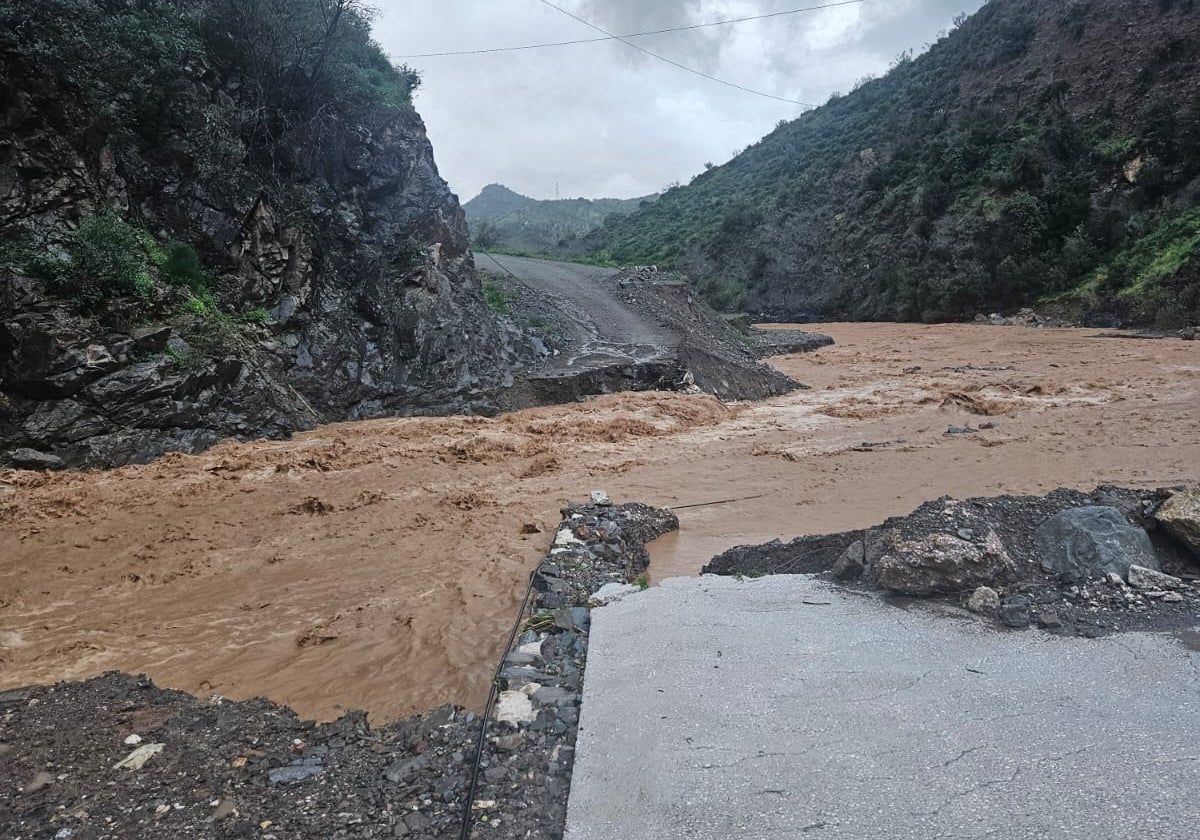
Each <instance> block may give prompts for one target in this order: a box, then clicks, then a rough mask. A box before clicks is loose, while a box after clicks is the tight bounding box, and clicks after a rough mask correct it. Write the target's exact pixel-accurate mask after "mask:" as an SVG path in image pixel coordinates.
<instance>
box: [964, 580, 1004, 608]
mask: <svg viewBox="0 0 1200 840" xmlns="http://www.w3.org/2000/svg"><path fill="white" fill-rule="evenodd" d="M967 609H969V610H970V611H971V612H977V613H986V614H991V613H994V612H996V611H997V610H998V609H1000V593H998V592H997V591H996V590H995V589H992V588H991V587H990V586H981V587H979V588H978V589H976V590H975V591H974V592H972V593H971V597H970V598H968V599H967Z"/></svg>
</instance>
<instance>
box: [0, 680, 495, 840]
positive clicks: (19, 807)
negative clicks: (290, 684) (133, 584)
mask: <svg viewBox="0 0 1200 840" xmlns="http://www.w3.org/2000/svg"><path fill="white" fill-rule="evenodd" d="M478 725H479V724H478V720H477V719H476V718H475V716H474V715H473V714H470V713H467V712H464V711H463V710H461V709H455V708H452V707H445V708H442V709H439V710H437V711H435V712H431V713H430V714H428V715H424V716H421V717H419V718H414V719H412V720H409V721H402V722H398V723H394V724H389V725H387V726H384V727H380V728H374V729H373V728H371V727H370V726H368V725H367V720H366V715H365V714H363V713H350V714H348V715H346V716H345V717H343V718H341V719H340V720H337V721H334V722H333V723H329V724H324V725H315V724H313V723H312V722H311V721H305V720H301V719H300V718H298V717H297V716H296V714H295V713H294V712H293V711H291V710H290V709H287V708H285V707H281V706H276V705H274V704H272V703H269V702H268V701H266V700H250V701H246V702H232V701H228V700H224V699H221V698H219V697H214V698H210V699H207V700H204V699H199V698H195V697H192V696H190V695H187V694H184V693H182V692H178V691H164V690H161V689H159V688H157V687H155V686H154V684H153V683H151V682H150V681H149V680H148V679H146V678H145V677H134V676H129V675H126V674H117V673H109V674H105V675H103V676H100V677H96V678H94V679H91V680H88V681H86V682H76V683H62V684H60V685H58V686H48V687H39V688H33V689H23V690H16V691H8V692H4V693H2V694H0V791H2V792H3V793H2V795H0V838H3V840H52V838H53V840H104V839H105V838H112V839H113V840H116V838H122V839H123V840H160V838H161V840H179V839H180V838H235V837H236V838H240V837H255V838H275V840H293V839H294V840H301V839H302V838H303V840H308V838H347V840H349V838H376V837H410V836H411V837H439V838H441V837H445V838H450V837H456V836H457V835H458V831H459V829H460V826H461V825H462V818H463V813H464V807H465V799H466V795H467V792H466V787H467V779H468V773H469V763H470V759H471V758H472V757H473V747H474V743H475V740H476V739H477V737H478ZM134 736H136V738H135V737H134ZM137 739H140V743H131V742H133V741H135V740H137ZM152 745H161V749H160V750H159V751H158V752H157V753H156V754H154V755H152V756H151V757H150V758H149V759H148V760H147V761H146V763H145V764H144V766H142V767H141V768H139V769H131V768H123V767H117V766H116V765H117V764H118V763H119V762H121V761H122V760H123V759H125V758H126V757H127V756H129V755H130V754H131V753H132V752H133V751H134V750H136V749H139V748H144V747H151V748H152V749H158V747H156V746H152Z"/></svg>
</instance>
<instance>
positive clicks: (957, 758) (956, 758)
mask: <svg viewBox="0 0 1200 840" xmlns="http://www.w3.org/2000/svg"><path fill="white" fill-rule="evenodd" d="M984 746H985V745H984V744H980V745H979V746H978V747H969V748H968V749H965V750H963V751H962V752H960V753H959V754H958V755H956V756H954V758H951V759H949V760H948V761H944V762H942V767H949V766H950V765H951V764H954V763H955V762H957V761H961V760H962V759H964V758H966V757H967V756H968V755H970V754H971V753H973V752H978V751H979V750H981V749H983V748H984Z"/></svg>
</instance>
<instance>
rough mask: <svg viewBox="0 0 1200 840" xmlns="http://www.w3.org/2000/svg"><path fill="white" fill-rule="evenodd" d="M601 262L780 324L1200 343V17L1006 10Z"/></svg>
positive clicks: (1017, 1) (752, 153) (1159, 8)
mask: <svg viewBox="0 0 1200 840" xmlns="http://www.w3.org/2000/svg"><path fill="white" fill-rule="evenodd" d="M587 243H588V246H589V248H590V250H591V252H592V253H593V254H595V255H597V256H602V257H605V258H609V259H615V260H617V261H619V262H631V263H632V262H636V263H657V264H669V265H673V266H674V267H676V268H680V269H682V270H685V271H687V272H689V273H690V274H691V275H692V277H693V278H694V280H695V281H696V283H697V285H698V287H699V288H700V290H701V292H702V293H703V294H705V295H706V296H707V297H708V298H709V299H710V300H711V301H712V302H713V303H715V304H717V305H718V306H722V307H724V308H727V309H736V308H744V309H747V310H749V311H752V312H755V313H765V314H770V315H774V316H776V317H780V318H798V317H804V316H808V315H820V316H822V317H842V318H858V319H904V320H927V321H931V320H943V319H960V318H969V317H971V316H973V315H974V314H976V313H979V312H984V311H994V310H1006V309H1013V308H1016V307H1019V306H1023V305H1029V304H1040V305H1042V306H1058V307H1061V308H1065V309H1069V310H1071V311H1073V312H1074V313H1075V314H1077V315H1080V316H1083V317H1087V318H1091V319H1092V320H1094V321H1097V322H1099V321H1105V320H1107V321H1128V322H1139V323H1154V324H1158V325H1161V326H1173V325H1178V324H1181V323H1183V322H1187V321H1191V322H1195V321H1197V320H1200V4H1198V3H1197V2H1195V0H1054V2H1046V0H992V2H990V3H989V4H988V5H986V6H984V7H983V8H982V9H981V10H980V11H979V12H978V13H977V14H976V15H974V16H973V17H971V18H970V19H968V20H967V21H966V22H965V23H963V24H962V25H961V26H959V27H958V28H957V29H956V30H955V31H954V32H952V33H951V34H950V35H948V36H947V37H945V38H943V39H941V40H940V41H939V42H938V43H937V44H935V45H933V46H932V48H931V49H930V50H929V51H928V52H927V53H926V54H924V55H922V56H920V57H919V58H916V59H915V60H905V61H902V62H901V63H900V64H899V65H898V66H896V67H895V68H894V69H893V70H892V71H891V72H890V73H889V74H888V75H887V76H885V77H884V78H881V79H877V80H874V81H869V82H867V83H865V84H863V85H861V86H860V87H858V88H857V89H856V90H854V91H853V92H851V93H849V94H847V95H845V96H841V97H835V98H833V99H832V100H831V101H830V102H829V103H828V104H826V105H825V106H823V107H821V108H818V109H815V110H813V111H811V112H809V113H807V114H805V115H804V116H802V117H801V118H800V119H797V120H795V121H793V122H790V123H786V124H782V125H781V126H780V127H779V128H777V129H776V130H775V131H774V132H772V133H771V134H770V135H768V136H767V137H765V138H764V139H763V140H761V141H760V142H759V143H757V144H755V145H753V146H751V147H750V148H748V149H747V150H746V151H745V152H744V153H742V154H741V155H739V156H737V157H736V158H734V159H733V160H732V161H730V162H729V163H727V164H726V165H724V166H720V167H716V168H714V169H712V170H710V171H708V172H705V173H703V174H700V175H698V176H697V177H696V178H695V179H694V180H693V181H692V183H691V184H689V185H686V186H681V187H677V188H675V189H672V190H669V191H667V192H666V193H664V194H663V195H662V196H661V197H660V199H659V200H658V201H656V202H655V203H654V204H652V205H649V206H647V207H644V208H642V209H640V210H639V211H638V212H636V213H634V214H632V215H630V216H626V217H619V218H610V219H608V220H607V221H606V223H605V225H604V227H603V229H601V230H599V231H596V232H594V233H593V234H591V235H590V236H589V237H588V240H587Z"/></svg>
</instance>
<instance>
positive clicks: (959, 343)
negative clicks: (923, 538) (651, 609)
mask: <svg viewBox="0 0 1200 840" xmlns="http://www.w3.org/2000/svg"><path fill="white" fill-rule="evenodd" d="M809 328H813V325H809ZM815 328H816V329H818V330H819V331H822V332H826V333H828V334H830V335H832V336H833V337H834V338H835V339H836V340H837V342H838V343H837V344H836V345H835V346H833V347H830V348H827V349H824V350H821V351H819V352H817V353H813V354H809V355H803V356H789V357H783V358H780V359H776V360H774V364H776V365H777V366H778V367H779V368H781V369H783V370H784V371H786V372H787V373H789V374H791V375H792V376H794V377H795V378H796V379H798V380H800V381H801V382H805V383H807V384H809V385H810V386H812V390H811V391H805V392H800V393H796V394H792V395H789V396H786V397H782V398H778V399H773V400H770V401H768V402H764V403H759V404H753V405H742V406H724V405H722V404H720V403H719V402H717V401H716V400H714V399H711V398H708V397H691V396H683V395H677V394H622V395H615V396H608V397H602V398H598V399H595V400H592V401H589V402H587V403H585V404H577V405H569V406H560V407H554V408H546V409H535V410H531V411H524V412H519V413H516V414H511V415H507V416H505V417H501V418H499V419H494V420H492V419H482V418H437V419H401V420H383V421H370V422H362V423H346V424H340V425H333V426H327V427H324V428H321V429H318V430H316V431H314V432H309V433H305V434H301V435H297V436H296V437H295V439H293V440H291V441H286V442H267V443H252V444H234V443H231V444H225V445H222V446H220V447H217V448H216V449H213V450H210V451H209V452H207V453H205V454H203V455H200V456H195V457H190V456H168V457H166V458H163V459H162V460H160V461H158V462H156V463H154V464H151V465H149V466H142V467H127V468H124V469H119V470H112V471H107V472H96V473H85V474H81V473H75V474H40V473H32V472H13V471H9V472H5V473H2V474H0V690H3V689H6V688H12V687H15V686H20V685H27V684H30V683H45V682H52V681H56V680H62V679H76V678H83V677H87V676H90V675H94V674H97V673H100V672H102V671H106V670H112V669H119V670H123V671H130V672H135V673H137V672H144V673H146V674H149V675H150V676H151V677H153V678H154V679H155V681H156V682H158V683H159V684H160V685H163V686H167V687H172V688H180V689H184V690H187V691H190V692H193V693H195V694H199V695H201V696H205V695H209V694H221V695H224V696H227V697H232V698H239V699H240V698H245V697H251V696H255V695H266V696H268V697H270V698H271V699H272V700H275V701H278V702H281V703H287V704H290V705H292V706H294V707H295V708H296V709H297V710H298V711H299V712H300V713H301V714H303V715H306V716H312V717H316V718H318V719H328V718H332V717H334V716H336V715H338V714H339V713H340V712H341V711H342V710H344V709H347V708H363V709H367V710H368V711H369V712H370V713H371V715H372V718H373V719H374V720H375V721H384V720H389V719H392V718H396V717H400V716H403V715H407V714H409V713H411V712H414V711H417V710H423V709H428V708H431V707H433V706H436V705H439V704H441V703H445V702H457V703H462V704H464V705H467V706H473V707H476V708H478V707H479V706H480V705H482V702H483V700H484V699H485V696H486V692H487V687H488V681H489V679H490V676H491V671H492V668H493V667H494V664H495V662H496V659H497V657H498V655H499V652H500V648H501V646H502V644H503V640H504V637H505V634H506V632H507V630H508V627H509V626H510V624H511V622H512V620H513V615H514V612H515V609H516V607H517V602H518V600H519V597H520V595H521V594H522V592H523V589H524V584H525V581H526V578H527V574H528V571H529V569H531V568H532V567H533V566H534V565H536V563H537V562H538V560H539V559H540V557H541V556H542V554H543V552H544V550H545V548H546V547H547V545H548V543H549V540H550V532H551V531H552V529H553V528H554V526H555V525H556V524H557V522H558V509H559V507H560V506H561V505H562V504H564V503H565V502H566V501H568V500H579V499H581V498H583V497H584V496H586V494H587V492H588V491H589V490H591V489H593V488H603V489H606V490H608V491H609V492H610V493H611V494H612V495H613V496H614V497H615V498H616V499H617V500H618V501H624V500H629V501H644V502H647V503H650V504H655V505H660V506H684V505H695V504H698V503H705V502H712V501H720V500H726V499H743V500H742V501H734V502H729V503H726V504H719V505H712V506H708V507H689V508H686V509H683V510H680V512H679V513H680V520H681V523H682V530H681V531H680V533H679V534H678V535H675V536H671V537H667V538H664V539H662V540H659V541H658V542H657V543H656V544H655V545H654V546H652V549H653V550H652V556H653V564H652V567H651V569H652V573H653V575H654V577H655V578H656V579H661V578H662V577H664V576H670V575H680V574H694V573H695V572H696V571H697V570H698V569H699V568H700V566H702V565H703V564H704V563H705V562H706V561H707V560H708V559H709V558H710V557H711V556H712V555H713V554H715V553H717V552H719V551H722V550H724V549H725V548H728V547H730V546H732V545H736V544H739V543H745V542H759V541H763V540H767V539H771V538H774V537H784V538H790V537H793V536H796V535H798V534H806V533H824V532H830V531H840V530H845V529H849V528H860V527H864V526H868V525H872V524H875V523H878V522H879V521H881V520H882V519H884V518H885V517H887V516H890V515H893V514H901V513H907V512H908V511H910V510H911V509H912V508H914V507H916V506H917V505H918V504H919V503H921V502H923V501H925V500H927V499H930V498H934V497H937V496H941V495H944V494H949V495H954V496H978V495H991V494H998V493H1007V492H1016V493H1023V492H1043V491H1046V490H1049V489H1051V488H1054V487H1057V486H1070V487H1076V488H1080V489H1090V488H1091V487H1093V486H1095V485H1096V484H1098V483H1104V482H1113V483H1123V484H1128V485H1135V486H1137V485H1148V486H1153V485H1158V484H1173V483H1180V482H1184V481H1194V480H1196V479H1197V478H1200V434H1198V433H1197V432H1198V431H1200V398H1198V397H1200V394H1198V391H1200V343H1189V342H1182V341H1177V340H1161V341H1149V340H1134V339H1113V338H1102V337H1099V334H1098V333H1096V332H1094V331H1086V330H1034V329H1024V328H1019V327H982V326H965V325H963V326H945V325H941V326H919V325H895V324H827V325H820V326H817V327H815ZM985 423H991V424H994V428H990V429H986V430H984V431H980V432H978V433H976V434H968V435H946V434H944V433H945V432H946V430H947V428H948V427H950V426H958V427H966V426H971V427H974V428H978V427H979V426H980V425H981V424H985ZM748 497H758V498H748ZM527 526H536V527H537V528H540V529H541V533H534V534H528V533H524V532H525V531H529V530H532V529H531V528H529V527H527Z"/></svg>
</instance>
